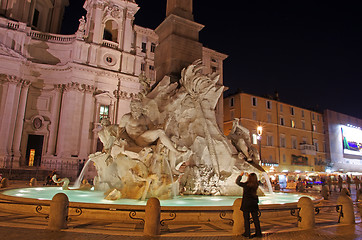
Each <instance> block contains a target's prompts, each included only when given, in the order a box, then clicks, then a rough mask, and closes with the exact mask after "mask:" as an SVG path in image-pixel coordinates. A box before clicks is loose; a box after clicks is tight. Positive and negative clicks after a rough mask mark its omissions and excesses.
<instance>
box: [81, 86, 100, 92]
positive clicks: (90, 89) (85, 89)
mask: <svg viewBox="0 0 362 240" xmlns="http://www.w3.org/2000/svg"><path fill="white" fill-rule="evenodd" d="M81 87H82V91H83V92H85V93H92V94H93V93H94V92H95V91H96V90H97V88H96V87H95V86H92V85H87V84H82V86H81Z"/></svg>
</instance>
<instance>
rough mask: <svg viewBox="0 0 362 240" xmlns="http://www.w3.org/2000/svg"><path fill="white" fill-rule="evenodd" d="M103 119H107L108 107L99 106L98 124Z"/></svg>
mask: <svg viewBox="0 0 362 240" xmlns="http://www.w3.org/2000/svg"><path fill="white" fill-rule="evenodd" d="M103 118H109V106H107V105H101V106H100V108H99V122H100V121H101V120H102V119H103Z"/></svg>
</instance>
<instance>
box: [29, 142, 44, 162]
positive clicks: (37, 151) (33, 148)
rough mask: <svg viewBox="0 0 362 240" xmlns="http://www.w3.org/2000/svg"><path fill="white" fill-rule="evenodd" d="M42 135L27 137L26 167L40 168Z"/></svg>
mask: <svg viewBox="0 0 362 240" xmlns="http://www.w3.org/2000/svg"><path fill="white" fill-rule="evenodd" d="M43 142H44V135H29V136H28V144H27V147H26V165H27V166H31V167H32V166H34V167H35V166H40V163H41V154H42V152H43Z"/></svg>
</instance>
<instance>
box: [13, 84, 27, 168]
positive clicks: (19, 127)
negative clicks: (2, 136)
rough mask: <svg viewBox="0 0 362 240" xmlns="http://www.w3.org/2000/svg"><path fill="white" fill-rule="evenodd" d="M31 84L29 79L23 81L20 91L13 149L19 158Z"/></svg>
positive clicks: (16, 164)
mask: <svg viewBox="0 0 362 240" xmlns="http://www.w3.org/2000/svg"><path fill="white" fill-rule="evenodd" d="M29 86H30V82H29V81H23V83H22V89H21V93H20V102H19V107H18V113H17V116H16V124H15V131H14V141H13V151H14V155H15V157H17V158H19V157H20V156H21V153H20V143H21V137H22V133H23V127H24V116H25V110H26V102H27V97H28V92H29ZM18 165H19V163H15V166H18Z"/></svg>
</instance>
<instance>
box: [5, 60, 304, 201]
mask: <svg viewBox="0 0 362 240" xmlns="http://www.w3.org/2000/svg"><path fill="white" fill-rule="evenodd" d="M218 80H219V76H218V75H216V74H209V75H205V74H202V64H201V61H196V62H194V63H193V64H191V65H190V66H189V67H187V68H185V69H183V71H182V73H181V79H180V81H179V82H171V81H170V78H169V77H167V76H166V77H164V79H163V80H162V81H161V82H159V83H158V84H157V86H155V87H153V88H151V87H150V85H149V82H148V81H147V79H145V78H143V77H140V82H141V84H142V86H143V90H142V91H141V92H140V93H139V94H138V96H137V98H135V99H133V100H132V102H131V112H130V113H128V114H126V115H124V116H123V117H122V119H121V120H120V123H119V124H118V125H115V124H111V123H110V121H109V120H108V119H103V120H102V122H101V125H102V128H101V130H100V131H99V132H98V136H99V138H100V140H101V141H102V143H103V146H104V148H103V151H102V152H97V153H94V154H91V155H90V156H89V160H88V161H87V163H86V164H85V166H84V169H83V170H82V172H81V174H80V178H79V179H78V180H77V181H76V183H75V186H74V187H73V188H70V190H67V188H64V187H63V189H62V188H59V187H58V188H54V187H53V188H52V187H46V188H29V189H15V190H9V191H6V192H3V195H2V196H3V197H4V195H6V196H15V197H23V198H26V199H28V198H36V199H38V200H49V199H51V198H52V196H53V195H54V194H56V193H57V192H64V193H66V194H67V195H68V197H69V198H70V202H78V203H79V202H82V203H86V204H87V205H89V204H91V203H92V204H97V203H100V204H122V205H145V201H144V200H146V199H148V198H150V197H157V198H159V199H160V200H161V205H162V206H173V207H177V206H183V207H186V206H208V205H210V206H214V207H215V208H219V206H226V207H228V208H230V207H231V205H232V203H233V202H234V200H235V199H236V198H238V197H240V196H241V195H242V188H240V187H239V186H237V185H236V184H235V179H236V178H237V176H238V175H239V173H240V172H241V171H244V172H247V173H250V172H255V173H256V174H257V175H258V178H259V179H264V180H265V181H264V182H265V184H264V186H261V188H260V189H261V191H259V193H258V194H259V195H260V196H262V197H261V198H260V199H261V203H260V204H285V203H288V202H291V203H294V204H295V203H296V202H297V201H298V199H299V198H300V197H301V195H297V194H289V195H288V194H280V193H277V194H273V192H272V187H271V184H270V181H269V178H268V175H267V174H266V173H265V172H264V170H263V168H261V167H260V166H259V165H258V162H259V153H258V151H257V150H256V148H255V147H253V146H252V144H251V141H250V133H249V131H248V130H247V129H246V128H244V127H243V126H241V125H240V124H239V120H238V119H235V120H234V122H233V128H232V130H231V133H230V135H229V136H227V137H226V136H225V135H224V134H223V133H222V132H221V131H220V129H219V127H218V125H217V122H216V117H215V107H216V104H217V102H218V99H219V98H220V96H221V95H222V93H223V88H224V87H223V86H221V85H218ZM91 162H92V163H94V165H95V167H96V170H97V176H96V177H95V178H94V190H93V191H82V190H74V189H78V188H79V187H80V186H81V184H80V182H81V180H82V176H84V171H85V170H86V168H87V166H88V164H90V163H91ZM57 181H58V182H64V181H63V180H57ZM65 182H67V181H65ZM72 189H73V190H72ZM286 196H287V198H288V197H289V198H288V199H287V200H285V197H286Z"/></svg>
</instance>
